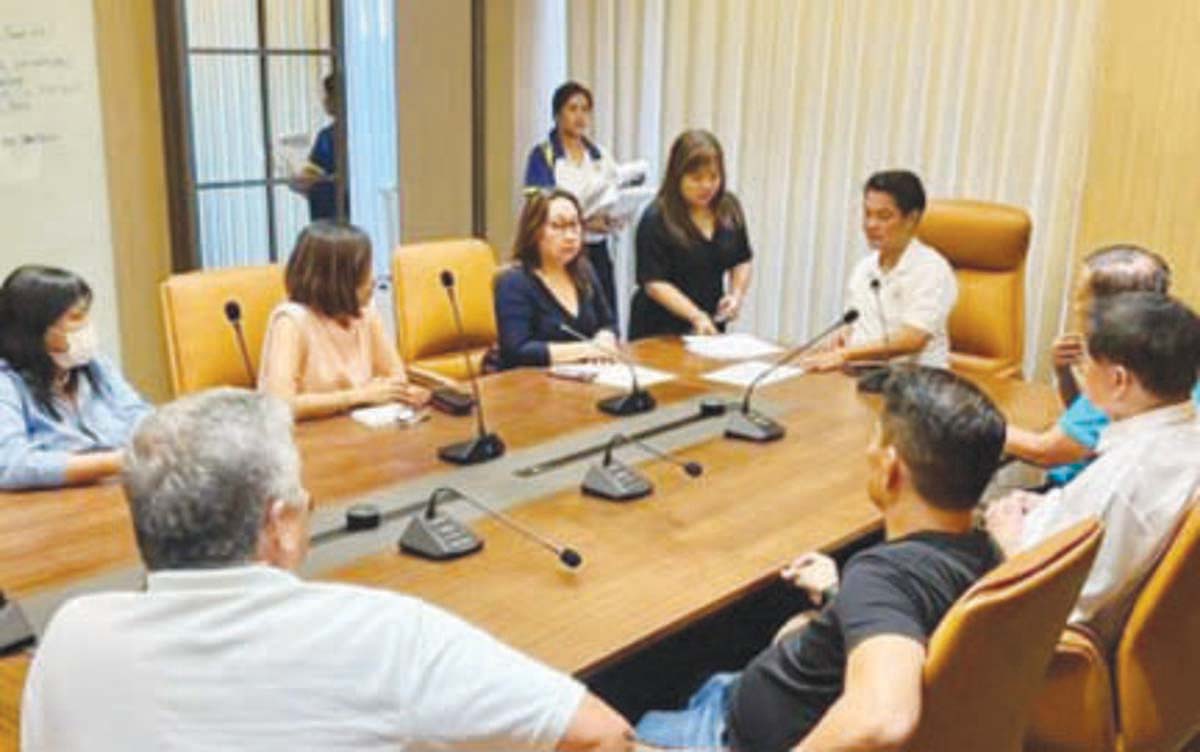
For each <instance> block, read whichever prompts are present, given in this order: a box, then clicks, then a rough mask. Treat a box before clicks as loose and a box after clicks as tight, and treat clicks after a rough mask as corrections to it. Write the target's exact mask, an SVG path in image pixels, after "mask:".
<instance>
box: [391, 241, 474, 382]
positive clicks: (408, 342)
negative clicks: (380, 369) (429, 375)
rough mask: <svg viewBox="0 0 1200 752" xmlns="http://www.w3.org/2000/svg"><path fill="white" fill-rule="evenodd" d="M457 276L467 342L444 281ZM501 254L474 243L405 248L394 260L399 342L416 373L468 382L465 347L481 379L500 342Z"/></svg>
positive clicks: (393, 270) (393, 272) (398, 251)
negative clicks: (497, 284) (497, 290)
mask: <svg viewBox="0 0 1200 752" xmlns="http://www.w3.org/2000/svg"><path fill="white" fill-rule="evenodd" d="M443 269H449V270H450V271H452V272H454V277H455V286H456V288H457V294H458V302H459V305H461V306H462V318H463V329H464V330H465V334H466V341H465V342H464V341H463V340H462V339H460V338H459V336H458V329H457V328H456V327H455V325H454V313H453V311H452V310H451V308H450V302H449V300H448V299H447V298H446V290H445V288H443V287H442V283H441V279H440V275H441V272H442V270H443ZM495 275H496V254H495V253H494V252H493V251H492V248H491V246H489V245H488V244H487V243H485V242H483V241H482V240H477V239H475V238H459V239H452V240H441V241H437V242H432V243H416V244H412V245H403V246H400V247H399V248H397V249H396V251H395V253H394V254H393V256H392V281H393V287H394V289H395V300H396V336H397V338H398V339H399V346H400V354H401V356H402V357H403V358H404V362H405V363H406V364H407V365H408V366H410V367H412V368H414V369H415V370H416V371H418V372H420V371H432V372H434V373H437V374H441V375H443V376H447V377H449V378H451V379H460V380H461V379H466V378H467V371H466V367H465V366H464V364H463V361H462V356H461V355H460V354H459V352H460V348H462V347H464V346H465V347H466V348H467V351H468V353H469V354H470V356H471V359H472V361H473V363H474V365H475V368H476V373H478V369H479V367H480V363H481V361H482V360H483V356H484V354H485V353H486V352H487V350H488V348H490V347H491V346H492V345H493V344H495V342H496V312H495V306H494V302H493V301H494V296H493V293H492V280H493V277H495Z"/></svg>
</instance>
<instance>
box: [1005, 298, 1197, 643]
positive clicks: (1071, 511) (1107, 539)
mask: <svg viewBox="0 0 1200 752" xmlns="http://www.w3.org/2000/svg"><path fill="white" fill-rule="evenodd" d="M1198 368H1200V319H1198V318H1197V317H1196V314H1195V313H1194V312H1192V311H1191V310H1190V309H1189V308H1188V307H1187V306H1185V305H1184V304H1183V303H1180V302H1178V301H1176V300H1174V299H1172V298H1169V297H1167V296H1165V295H1162V294H1160V293H1153V292H1134V293H1125V294H1122V295H1116V296H1112V297H1109V298H1105V299H1103V300H1100V301H1097V303H1096V304H1095V306H1094V308H1093V311H1092V315H1091V324H1090V331H1089V333H1088V337H1087V342H1086V347H1085V348H1084V353H1083V362H1082V374H1081V378H1080V379H1079V381H1080V385H1081V387H1082V388H1083V392H1084V394H1086V395H1087V397H1088V398H1089V399H1090V400H1091V401H1092V402H1093V403H1095V405H1096V406H1097V407H1099V408H1100V409H1101V410H1103V411H1104V412H1105V413H1106V414H1107V415H1108V416H1109V417H1110V418H1112V420H1113V422H1112V423H1111V424H1110V425H1109V426H1108V427H1107V428H1105V429H1104V431H1103V433H1101V434H1100V443H1099V444H1098V445H1097V447H1096V451H1097V453H1098V455H1099V456H1098V457H1097V459H1096V460H1095V461H1094V462H1093V463H1092V464H1091V465H1089V466H1088V467H1087V469H1086V470H1084V471H1083V472H1082V473H1080V474H1079V475H1078V476H1077V477H1076V478H1075V479H1074V480H1072V481H1071V482H1070V483H1068V484H1067V485H1066V486H1063V487H1062V488H1056V489H1052V490H1051V491H1049V492H1047V493H1045V494H1041V495H1039V494H1032V493H1028V492H1016V493H1014V494H1012V495H1010V496H1006V497H1004V498H1003V499H1000V500H998V501H996V502H994V503H993V504H992V505H991V506H989V508H988V512H987V527H988V530H989V531H990V532H991V533H992V536H993V537H994V538H995V539H996V542H997V543H999V544H1000V546H1001V548H1003V549H1004V551H1005V552H1006V553H1012V552H1016V551H1021V550H1024V549H1027V548H1030V547H1032V546H1035V545H1037V543H1039V542H1040V541H1042V540H1044V539H1045V538H1046V537H1048V536H1050V535H1052V534H1053V533H1055V532H1057V531H1059V530H1062V529H1063V528H1066V527H1068V526H1070V525H1072V524H1074V523H1076V522H1079V521H1080V520H1082V519H1084V518H1086V517H1091V516H1095V517H1099V518H1100V519H1101V520H1103V522H1104V527H1105V531H1104V541H1103V542H1102V543H1101V544H1100V551H1099V553H1098V554H1097V556H1096V562H1095V564H1094V565H1093V566H1092V571H1091V572H1090V573H1089V574H1088V578H1087V580H1086V581H1085V582H1084V584H1083V590H1082V592H1081V593H1080V595H1079V600H1078V602H1077V603H1076V605H1075V610H1074V612H1073V613H1072V614H1071V622H1072V623H1077V624H1086V625H1088V626H1090V627H1091V628H1092V629H1093V630H1094V631H1095V632H1096V634H1097V635H1098V636H1099V637H1100V639H1101V641H1102V642H1103V643H1104V644H1105V645H1106V646H1108V647H1109V648H1111V647H1113V646H1115V645H1116V643H1117V640H1118V639H1119V637H1120V635H1121V630H1122V628H1123V627H1124V624H1125V620H1126V618H1127V617H1128V616H1129V610H1130V609H1131V608H1132V606H1133V602H1134V599H1135V598H1136V596H1137V592H1138V589H1139V588H1140V587H1141V585H1142V583H1143V582H1144V581H1145V578H1146V576H1147V575H1148V574H1149V573H1150V570H1151V569H1152V568H1153V567H1154V563H1155V562H1156V561H1157V560H1158V558H1159V556H1160V555H1161V554H1162V552H1163V549H1164V547H1165V546H1166V545H1167V542H1168V541H1169V540H1170V537H1171V533H1172V531H1174V530H1175V528H1176V526H1177V525H1178V524H1179V521H1180V519H1181V518H1182V515H1183V512H1184V510H1185V509H1186V507H1187V503H1188V500H1189V499H1191V498H1192V496H1193V495H1194V494H1195V493H1196V491H1197V489H1200V421H1197V418H1196V407H1195V405H1194V404H1193V403H1192V399H1191V391H1192V389H1193V388H1194V387H1195V384H1196V371H1197V369H1198Z"/></svg>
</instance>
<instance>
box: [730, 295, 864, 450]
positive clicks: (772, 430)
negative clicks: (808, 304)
mask: <svg viewBox="0 0 1200 752" xmlns="http://www.w3.org/2000/svg"><path fill="white" fill-rule="evenodd" d="M857 320H858V310H857V309H855V308H851V309H850V310H848V311H846V312H845V313H843V314H842V316H841V318H839V319H838V320H837V321H835V322H834V323H833V324H831V325H830V326H828V327H827V328H825V329H823V330H822V331H821V332H820V333H819V334H817V336H815V337H813V338H812V339H810V340H808V341H807V342H805V343H804V344H802V345H799V346H797V347H793V348H792V349H791V350H788V351H787V352H785V353H784V354H783V355H781V356H780V357H779V358H777V359H776V360H775V362H774V363H772V364H771V365H770V366H769V367H768V368H765V369H764V370H763V372H762V373H760V374H758V376H755V377H754V380H753V381H751V382H750V383H749V384H748V385H747V386H746V391H745V393H744V394H743V395H742V404H741V407H740V409H738V410H736V411H734V413H733V414H732V415H730V416H729V423H728V425H726V426H725V436H726V437H728V438H731V439H742V440H743V441H757V442H763V441H775V440H776V439H781V438H783V435H784V434H785V433H786V431H785V430H784V427H783V425H782V424H781V423H779V422H778V421H776V420H773V419H772V418H770V417H768V416H766V415H764V414H763V413H760V412H758V411H757V410H754V409H752V408H751V407H750V398H751V397H752V396H753V395H754V389H755V387H757V386H758V385H759V384H760V383H761V382H762V381H763V379H765V378H766V377H767V376H768V375H770V374H771V373H773V372H774V371H775V370H777V369H778V368H780V367H781V366H783V365H785V364H787V363H788V362H790V361H792V360H794V359H795V358H796V357H798V356H799V355H801V354H802V353H804V352H807V351H808V350H811V349H812V348H813V347H814V346H815V345H817V343H819V342H820V341H821V340H823V339H825V338H826V337H828V336H829V335H830V334H833V333H834V332H835V331H837V330H838V329H840V328H841V327H843V326H847V325H849V324H853V323H854V322H855V321H857Z"/></svg>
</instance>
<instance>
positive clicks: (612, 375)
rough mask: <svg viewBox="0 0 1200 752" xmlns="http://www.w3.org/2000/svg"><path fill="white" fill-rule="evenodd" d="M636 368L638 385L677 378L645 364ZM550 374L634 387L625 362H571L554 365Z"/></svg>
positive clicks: (596, 382) (623, 387) (609, 384)
mask: <svg viewBox="0 0 1200 752" xmlns="http://www.w3.org/2000/svg"><path fill="white" fill-rule="evenodd" d="M635 368H636V369H637V378H638V386H641V387H648V386H654V385H655V384H661V383H663V382H665V381H671V380H673V379H674V378H675V376H674V375H673V374H670V373H667V372H666V371H658V370H655V369H653V368H646V367H645V366H635ZM550 375H551V376H558V377H560V378H564V379H574V380H576V381H590V382H591V383H593V384H600V385H601V386H611V387H613V388H615V389H632V388H633V380H632V377H631V375H630V373H629V367H628V366H626V365H624V364H623V363H605V364H599V363H570V364H566V365H559V366H554V368H552V369H550Z"/></svg>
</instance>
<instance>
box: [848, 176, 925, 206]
mask: <svg viewBox="0 0 1200 752" xmlns="http://www.w3.org/2000/svg"><path fill="white" fill-rule="evenodd" d="M867 191H880V192H882V193H886V194H888V195H889V196H891V197H892V200H893V201H895V202H896V206H897V207H899V208H900V212H901V213H902V214H905V215H908V214H912V213H913V212H923V211H925V186H923V185H921V178H919V177H917V175H916V173H915V172H910V171H908V170H883V171H882V172H877V173H875V174H874V175H872V176H871V177H869V178H867V182H866V183H865V184H864V185H863V195H866V193H867Z"/></svg>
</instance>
